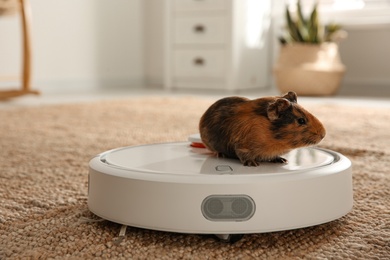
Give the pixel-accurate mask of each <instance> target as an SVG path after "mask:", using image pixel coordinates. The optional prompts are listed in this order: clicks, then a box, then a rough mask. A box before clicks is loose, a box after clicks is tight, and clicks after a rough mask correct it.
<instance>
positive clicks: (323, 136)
mask: <svg viewBox="0 0 390 260" xmlns="http://www.w3.org/2000/svg"><path fill="white" fill-rule="evenodd" d="M319 135H320V136H321V139H324V138H325V135H326V131H325V129H324V130H323V131H321V132H320V134H319Z"/></svg>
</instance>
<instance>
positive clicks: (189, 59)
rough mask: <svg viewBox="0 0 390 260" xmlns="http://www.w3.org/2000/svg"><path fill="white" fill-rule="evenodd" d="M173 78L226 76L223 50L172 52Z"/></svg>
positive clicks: (224, 52)
mask: <svg viewBox="0 0 390 260" xmlns="http://www.w3.org/2000/svg"><path fill="white" fill-rule="evenodd" d="M172 73H173V77H174V78H202V77H203V78H223V77H224V76H225V75H226V51H225V50H174V51H173V71H172Z"/></svg>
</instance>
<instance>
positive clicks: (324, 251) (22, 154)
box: [0, 97, 390, 259]
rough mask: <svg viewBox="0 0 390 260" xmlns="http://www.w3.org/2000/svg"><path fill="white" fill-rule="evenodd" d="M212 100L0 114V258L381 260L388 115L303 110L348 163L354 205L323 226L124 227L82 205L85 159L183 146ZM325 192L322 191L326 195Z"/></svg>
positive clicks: (387, 231)
mask: <svg viewBox="0 0 390 260" xmlns="http://www.w3.org/2000/svg"><path fill="white" fill-rule="evenodd" d="M211 102H212V100H207V99H200V98H192V97H176V98H157V97H156V98H149V97H148V98H146V97H144V98H132V99H128V100H120V101H104V102H96V103H85V104H74V105H57V106H41V107H31V108H12V109H2V110H0V158H1V159H0V259H13V258H32V259H38V258H61V259H62V258H70V259H77V258H78V259H86V258H95V257H101V258H124V259H131V258H133V259H153V258H159V259H176V258H184V259H206V258H209V259H214V258H216V259H246V258H256V259H262V258H264V259H300V258H309V259H325V258H326V259H348V258H349V259H389V257H390V159H389V156H390V113H389V112H390V111H388V110H385V109H380V108H368V107H364V106H363V105H362V106H361V107H351V106H336V105H321V106H319V105H318V106H315V105H311V106H306V107H307V108H308V109H309V110H310V111H312V112H313V113H314V114H315V115H317V116H318V117H319V118H320V120H322V121H323V123H324V124H325V126H326V128H327V137H326V138H325V140H324V141H323V142H322V143H321V145H320V146H322V147H326V148H330V149H333V150H336V151H339V152H341V153H343V154H344V155H346V156H348V157H349V158H350V159H351V160H352V162H353V165H354V166H353V180H354V181H353V184H354V200H355V203H354V208H353V210H352V212H351V213H349V214H348V215H346V216H345V217H343V218H341V219H339V220H336V221H333V222H331V223H327V224H323V225H319V226H314V227H309V228H303V229H297V230H290V231H283V232H274V233H265V234H251V235H245V236H244V237H243V239H242V240H240V241H239V242H237V243H235V244H226V243H222V242H220V241H218V240H217V239H215V238H214V237H213V236H208V235H191V234H177V233H169V232H159V231H151V230H143V229H138V228H133V227H129V228H128V229H127V234H126V236H125V237H124V239H123V240H122V242H121V243H116V242H117V240H116V239H117V238H118V235H119V230H120V227H121V226H120V225H119V224H115V223H110V222H108V221H102V222H87V221H86V219H96V217H94V216H93V215H92V214H91V213H90V212H89V211H88V207H87V186H88V185H87V180H88V161H89V160H90V158H91V157H92V156H94V155H96V154H98V153H100V152H102V151H105V150H108V149H111V148H116V147H120V146H127V145H137V144H144V143H155V142H167V141H179V140H186V138H187V136H188V135H189V134H192V133H195V132H197V123H198V119H199V117H200V115H201V114H202V113H203V111H204V110H205V109H206V108H207V107H208V106H209V105H210V104H211ZM330 192H332V191H330Z"/></svg>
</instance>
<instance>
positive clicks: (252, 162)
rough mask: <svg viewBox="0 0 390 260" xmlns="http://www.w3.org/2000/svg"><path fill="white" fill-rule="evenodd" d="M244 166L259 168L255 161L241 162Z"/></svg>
mask: <svg viewBox="0 0 390 260" xmlns="http://www.w3.org/2000/svg"><path fill="white" fill-rule="evenodd" d="M242 163H243V164H244V166H250V167H251V166H254V167H256V166H259V162H258V161H257V160H245V161H243V162H242Z"/></svg>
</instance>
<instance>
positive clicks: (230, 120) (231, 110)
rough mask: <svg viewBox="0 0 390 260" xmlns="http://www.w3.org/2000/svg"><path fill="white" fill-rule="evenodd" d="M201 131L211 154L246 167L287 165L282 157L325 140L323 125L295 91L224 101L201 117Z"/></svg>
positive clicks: (210, 108)
mask: <svg viewBox="0 0 390 260" xmlns="http://www.w3.org/2000/svg"><path fill="white" fill-rule="evenodd" d="M199 131H200V136H201V138H202V142H203V143H204V145H205V146H206V147H207V148H208V149H209V150H210V151H212V152H214V153H216V154H217V155H218V156H222V157H228V158H238V159H239V160H240V161H241V162H242V163H243V164H244V165H246V166H258V165H259V163H261V162H275V163H287V160H286V159H284V158H282V157H280V156H281V155H282V154H285V153H287V152H289V151H291V150H293V149H295V148H299V147H304V146H310V145H315V144H317V143H319V142H320V141H321V140H322V139H323V138H324V137H325V128H324V126H323V125H322V123H321V122H320V121H319V120H318V119H317V118H316V117H315V116H313V115H312V114H311V113H309V112H308V111H307V110H305V109H304V108H303V107H301V106H300V105H299V104H298V103H297V95H296V94H295V93H294V92H288V93H287V94H285V95H283V96H274V97H263V98H258V99H254V100H250V99H248V98H244V97H226V98H223V99H220V100H218V101H217V102H215V103H214V104H213V105H211V106H210V107H209V108H208V109H207V110H206V112H205V113H204V114H203V116H202V117H201V119H200V122H199Z"/></svg>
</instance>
